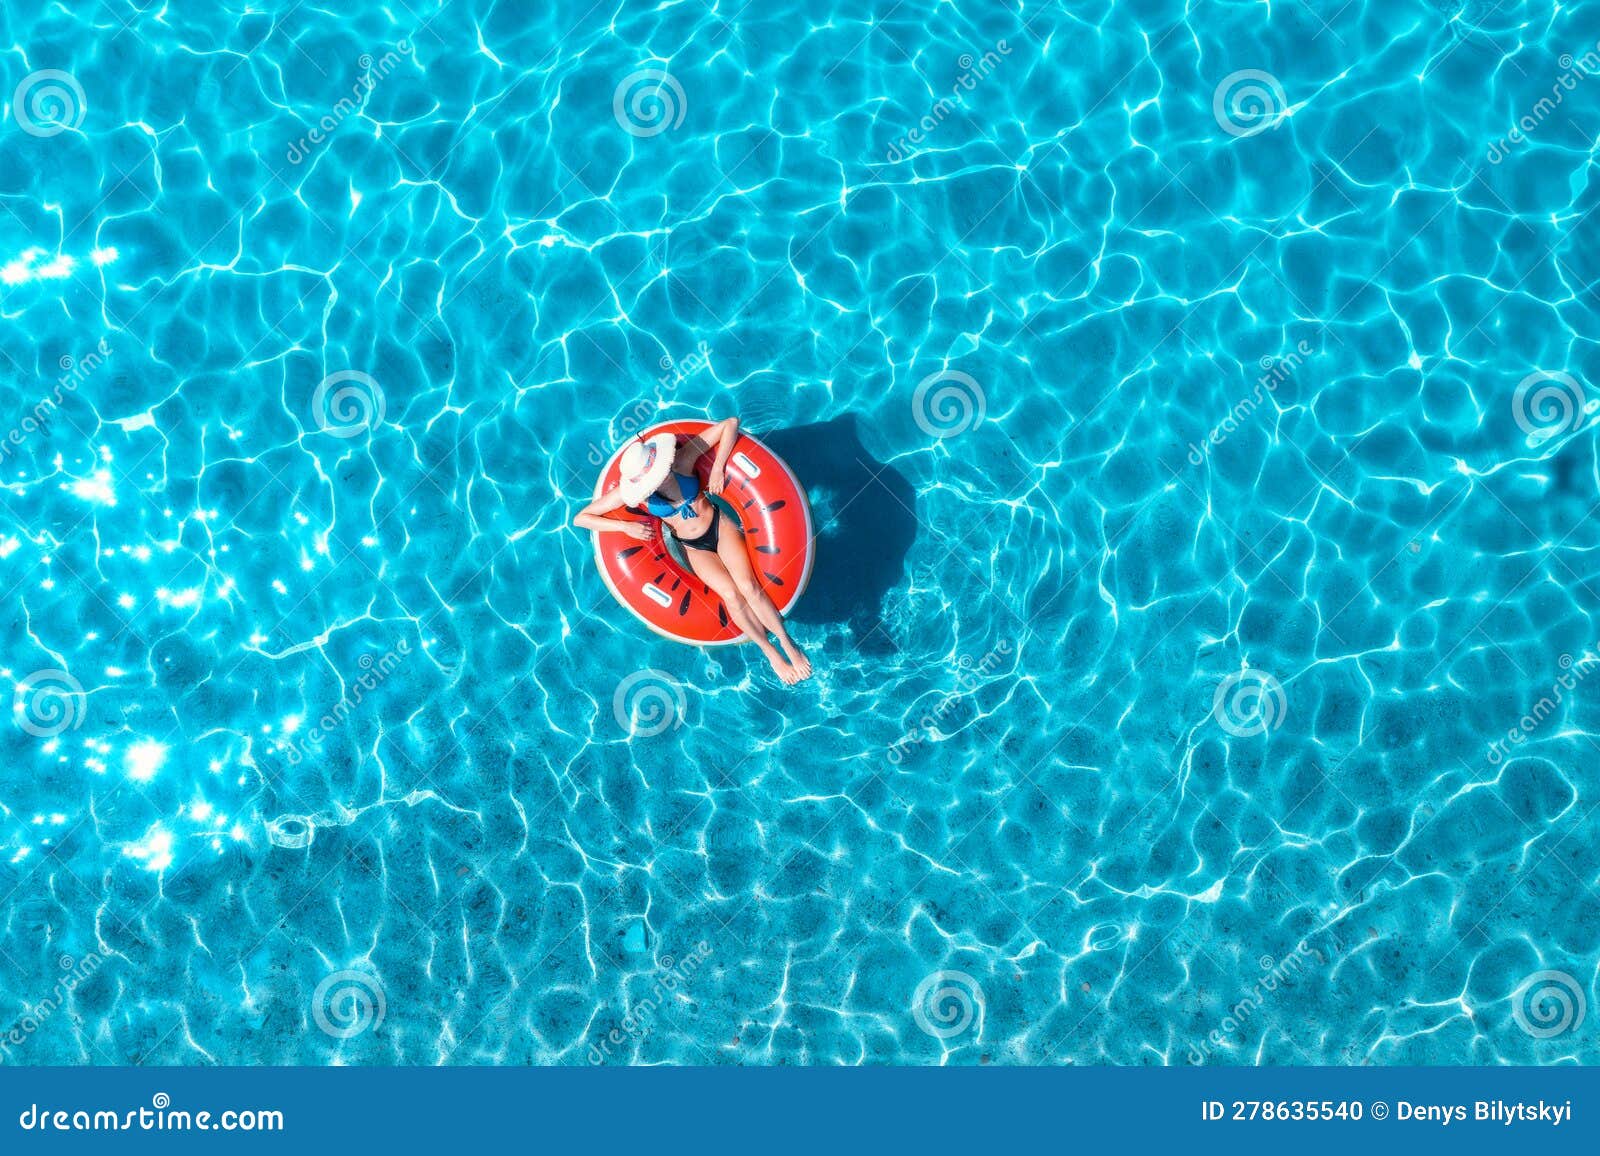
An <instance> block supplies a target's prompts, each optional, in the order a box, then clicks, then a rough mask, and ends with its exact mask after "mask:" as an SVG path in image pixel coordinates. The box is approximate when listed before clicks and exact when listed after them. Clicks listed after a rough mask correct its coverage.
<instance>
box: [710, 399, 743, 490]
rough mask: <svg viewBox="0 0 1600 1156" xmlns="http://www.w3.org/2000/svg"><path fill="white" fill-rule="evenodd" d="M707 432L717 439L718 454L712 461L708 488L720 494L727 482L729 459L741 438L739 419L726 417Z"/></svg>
mask: <svg viewBox="0 0 1600 1156" xmlns="http://www.w3.org/2000/svg"><path fill="white" fill-rule="evenodd" d="M706 434H707V435H708V436H710V437H715V438H716V439H717V443H716V444H717V456H716V459H715V460H714V461H712V463H711V478H710V480H709V481H708V482H707V483H706V488H707V489H708V490H710V491H711V492H712V493H713V494H720V493H722V487H723V485H724V484H726V482H727V470H728V459H729V458H731V457H732V456H733V447H734V445H735V444H736V443H737V442H738V440H739V419H738V418H736V417H729V418H724V419H723V420H721V421H719V422H718V423H717V424H716V425H714V426H712V427H711V428H710V429H709V430H707V431H706Z"/></svg>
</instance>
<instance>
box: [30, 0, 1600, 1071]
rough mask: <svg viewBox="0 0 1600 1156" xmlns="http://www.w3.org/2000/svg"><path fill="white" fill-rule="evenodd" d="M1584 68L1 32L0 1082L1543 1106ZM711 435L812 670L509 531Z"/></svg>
mask: <svg viewBox="0 0 1600 1156" xmlns="http://www.w3.org/2000/svg"><path fill="white" fill-rule="evenodd" d="M1597 40H1600V24H1597V23H1596V22H1595V20H1594V19H1593V14H1592V9H1588V8H1585V7H1583V6H1581V5H1580V6H1577V7H1569V6H1562V5H1558V4H1555V3H1553V2H1549V0H1545V2H1531V0H1530V2H1526V3H1518V2H1511V0H1504V2H1500V3H1496V2H1494V0H1465V2H1459V0H1455V2H1450V3H1431V2H1428V0H1395V2H1393V3H1378V2H1376V0H1354V2H1352V3H1349V4H1345V5H1343V6H1342V7H1341V6H1337V5H1311V4H1302V3H1297V2H1292V0H1290V2H1282V3H1273V4H1258V3H1239V2H1227V0H1199V2H1197V3H1188V2H1179V0H1138V2H1132V0H1117V2H1115V3H1113V2H1111V0H1085V2H1082V3H1071V4H1063V3H1044V4H1027V5H1018V4H1016V3H1004V2H1000V0H990V2H985V3H976V2H972V0H960V2H959V3H946V4H939V5H921V4H918V5H910V4H902V3H900V2H897V0H824V2H823V3H821V4H818V3H815V2H813V3H809V4H806V3H801V2H800V0H772V2H771V3H766V2H761V3H751V4H743V3H741V0H733V2H732V3H724V2H720V0H717V2H712V0H684V2H682V3H677V4H667V5H659V6H658V5H654V4H643V3H633V2H631V0H629V2H625V3H620V4H615V5H599V6H595V7H592V8H590V7H588V6H587V5H586V4H584V3H582V2H581V0H580V2H577V3H571V2H565V0H563V2H561V3H557V4H554V5H537V6H533V5H523V4H508V3H492V2H490V0H401V2H398V3H395V4H393V5H384V6H378V5H351V6H344V7H343V8H339V7H334V8H325V7H318V6H314V5H302V4H298V3H293V2H288V0H285V2H273V3H266V4H264V5H261V4H251V5H244V4H241V3H237V2H234V0H225V2H223V3H219V4H210V3H204V4H203V3H199V2H198V0H175V2H173V3H170V4H167V5H165V6H161V7H159V8H157V7H150V6H147V5H146V6H139V5H133V4H129V3H127V2H126V0H107V2H106V3H104V4H98V5H59V4H47V3H43V2H40V0H24V2H17V3H7V4H5V5H4V6H3V8H0V41H3V42H4V43H6V44H7V45H9V46H10V47H9V48H8V49H7V50H6V52H5V53H4V69H3V73H4V74H3V75H0V100H3V101H4V102H5V103H4V109H3V111H4V117H3V119H0V324H3V326H4V330H5V338H4V340H3V341H0V368H3V370H4V372H0V423H4V424H6V426H7V429H8V432H7V433H5V434H4V435H3V436H0V582H3V583H4V589H5V594H6V596H5V598H4V601H3V603H0V612H3V614H4V622H3V623H0V628H3V629H0V640H3V641H0V645H3V648H4V658H3V659H0V672H3V674H4V676H5V682H4V684H3V685H5V686H6V687H9V688H10V689H11V690H12V693H13V700H12V703H11V706H12V719H11V725H8V726H5V727H4V728H0V897H3V898H0V1029H3V1030H0V1062H3V1063H8V1064H126V1063H137V1064H149V1065H173V1064H287V1063H296V1064H329V1063H341V1064H577V1065H582V1064H662V1063H672V1064H830V1065H831V1064H883V1063H894V1064H944V1063H948V1064H961V1065H976V1064H982V1063H991V1064H996V1065H1004V1064H1194V1063H1203V1064H1229V1065H1236V1064H1273V1065H1284V1064H1499V1063H1531V1064H1552V1063H1592V1062H1595V1061H1596V1060H1597V1059H1600V1043H1597V1041H1600V1036H1597V1025H1600V1021H1597V1018H1596V1014H1595V1012H1594V1009H1593V1006H1592V1005H1593V1004H1594V1001H1595V999H1596V998H1597V995H1600V993H1597V989H1596V977H1597V968H1600V891H1597V889H1596V884H1597V881H1600V815H1597V814H1596V809H1597V808H1600V781H1597V773H1600V772H1597V767H1600V758H1597V757H1596V756H1597V753H1600V745H1597V739H1596V735H1597V734H1600V677H1592V675H1593V674H1594V671H1595V668H1596V667H1597V665H1600V588H1597V580H1600V521H1597V520H1596V519H1595V517H1594V514H1595V513H1596V506H1597V503H1600V459H1597V454H1596V446H1597V442H1596V431H1597V424H1600V392H1597V389H1600V351H1597V347H1596V335H1597V333H1600V327H1597V318H1596V308H1597V304H1600V298H1597V292H1596V284H1597V281H1600V234H1597V222H1596V220H1595V219H1594V218H1593V213H1594V211H1595V208H1596V206H1597V205H1600V179H1597V177H1600V169H1597V166H1596V160H1595V158H1596V150H1595V137H1594V133H1595V132H1596V131H1597V130H1600V47H1597V43H1596V42H1597ZM730 415H736V416H738V417H739V418H740V419H741V421H742V422H743V423H744V425H745V427H746V428H747V429H749V430H750V431H751V432H752V433H755V434H757V435H758V436H760V437H761V438H762V439H763V440H764V441H766V442H767V443H768V444H769V445H771V446H772V448H773V449H774V450H776V451H777V452H778V453H780V454H781V455H783V456H784V458H785V459H786V460H787V461H788V462H789V463H790V465H791V466H792V467H793V469H794V470H795V472H796V474H797V475H798V476H799V477H800V479H801V480H802V481H803V482H804V483H805V485H806V487H807V489H808V491H809V493H810V496H811V500H812V502H813V506H814V513H815V516H816V524H817V528H818V540H817V542H816V551H817V566H816V571H815V574H814V576H813V579H812V584H811V587H810V589H809V590H808V592H807V594H806V596H805V597H804V599H803V600H802V601H801V603H800V605H799V607H798V608H797V610H796V611H795V613H794V615H793V616H792V620H791V621H792V628H793V631H794V633H795V636H796V638H797V639H798V640H799V641H800V642H801V643H802V644H803V645H804V646H805V647H806V648H807V649H808V651H809V653H810V654H811V656H812V658H813V661H814V663H815V665H816V676H815V677H814V678H813V679H811V680H810V681H809V682H807V683H805V684H803V685H801V686H799V687H797V688H793V689H787V688H785V687H783V686H781V685H780V684H779V683H778V681H777V679H776V678H775V677H774V676H773V675H772V673H771V672H770V671H769V670H768V669H767V668H766V665H765V663H764V662H763V661H762V660H761V658H760V656H759V654H758V653H757V652H756V651H755V649H754V648H753V647H749V646H741V647H727V648H716V649H705V650H701V649H694V648H689V647H685V646H680V645H676V644H674V643H672V642H669V641H667V640H665V639H662V638H659V637H657V636H655V635H654V634H652V633H650V632H649V631H648V630H646V629H645V628H644V627H643V626H642V625H641V624H640V623H638V622H637V621H636V620H634V619H633V618H632V617H631V616H630V615H629V614H628V613H627V612H626V611H625V610H624V609H623V608H622V607H620V606H618V605H617V604H616V603H615V602H613V601H612V599H611V598H610V596H609V595H608V593H607V591H606V589H605V587H604V585H603V583H602V581H601V579H600V577H599V574H598V573H597V571H596V568H595V565H594V557H593V547H592V544H591V541H590V538H589V535H588V534H586V533H581V532H578V531H575V530H574V529H572V527H571V525H570V522H571V519H572V517H573V515H574V514H576V513H577V511H578V510H579V509H580V508H581V507H582V505H583V504H584V502H585V501H586V500H587V498H588V496H589V495H590V493H591V491H592V489H593V485H594V479H595V476H596V474H597V472H598V470H599V468H600V466H601V465H602V464H603V463H604V461H605V460H606V459H607V458H608V457H609V456H610V455H611V453H613V452H614V451H615V449H616V447H617V446H619V445H620V444H621V443H622V442H623V441H624V440H625V439H626V438H627V437H629V436H630V435H631V434H632V433H634V432H636V431H637V430H639V429H640V428H643V427H645V426H648V425H649V424H651V423H653V422H656V421H659V420H666V419H673V418H713V419H714V418H721V417H725V416H730Z"/></svg>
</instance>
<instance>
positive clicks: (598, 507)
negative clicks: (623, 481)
mask: <svg viewBox="0 0 1600 1156" xmlns="http://www.w3.org/2000/svg"><path fill="white" fill-rule="evenodd" d="M624 504H625V503H624V502H623V500H622V495H621V494H620V493H619V492H618V491H616V490H612V491H611V492H610V493H608V494H602V495H601V496H600V497H598V498H596V499H595V500H594V501H592V502H590V503H589V504H588V505H587V506H585V507H584V508H583V509H581V510H579V511H578V515H577V517H575V518H573V519H572V524H573V525H574V526H576V527H578V528H579V529H580V530H594V531H596V532H597V533H601V534H604V533H607V532H615V533H619V534H627V535H628V536H629V537H631V538H637V539H639V541H641V542H648V541H649V540H650V539H651V538H653V537H654V536H655V527H653V526H652V525H650V523H648V522H630V521H625V520H623V519H621V518H608V517H606V515H607V514H609V513H611V511H612V510H617V509H620V508H621V507H622V506H623V505H624Z"/></svg>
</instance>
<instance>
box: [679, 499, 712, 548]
mask: <svg viewBox="0 0 1600 1156" xmlns="http://www.w3.org/2000/svg"><path fill="white" fill-rule="evenodd" d="M720 521H722V511H721V510H720V509H718V508H717V505H716V503H715V502H713V503H712V504H711V528H710V529H709V530H707V531H706V532H705V533H704V534H701V535H700V536H699V537H698V538H682V537H680V538H679V539H678V541H679V543H680V544H682V545H683V546H684V547H685V548H686V549H689V550H710V551H711V552H712V553H713V554H715V553H716V552H717V523H718V522H720Z"/></svg>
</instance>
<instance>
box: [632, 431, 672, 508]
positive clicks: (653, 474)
mask: <svg viewBox="0 0 1600 1156" xmlns="http://www.w3.org/2000/svg"><path fill="white" fill-rule="evenodd" d="M677 452H678V439H677V438H675V437H673V436H672V435H671V434H669V433H663V434H656V436H655V437H653V438H639V439H638V440H637V441H635V442H634V443H633V444H631V445H630V446H628V448H627V449H625V450H623V451H622V462H621V466H620V469H621V474H620V477H621V479H622V480H621V481H620V482H618V483H617V489H618V490H619V491H620V492H621V494H622V500H623V501H624V502H626V503H628V505H630V506H637V505H638V504H639V503H640V502H642V501H644V500H645V499H646V498H648V497H649V496H650V495H651V494H653V493H655V492H656V489H657V487H659V486H660V485H661V483H662V482H664V481H666V480H667V475H668V474H669V473H671V472H672V459H673V458H674V456H676V454H677Z"/></svg>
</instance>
